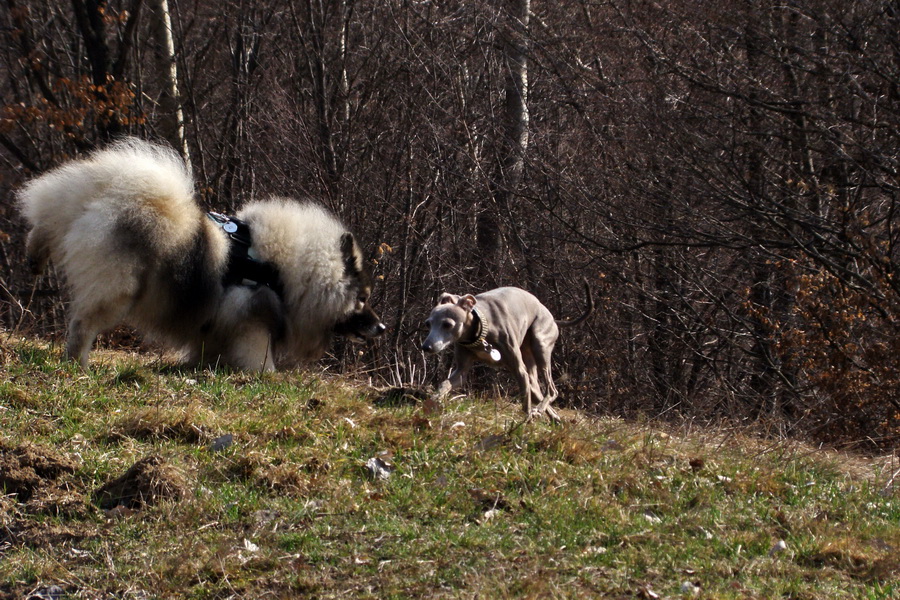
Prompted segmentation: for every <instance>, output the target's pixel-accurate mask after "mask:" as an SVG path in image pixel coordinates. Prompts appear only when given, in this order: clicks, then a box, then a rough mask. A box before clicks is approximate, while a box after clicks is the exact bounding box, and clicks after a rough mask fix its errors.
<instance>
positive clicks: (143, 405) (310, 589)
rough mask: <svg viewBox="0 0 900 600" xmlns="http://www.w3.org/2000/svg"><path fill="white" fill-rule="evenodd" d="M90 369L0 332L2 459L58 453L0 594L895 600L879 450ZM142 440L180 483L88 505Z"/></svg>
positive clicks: (295, 385)
mask: <svg viewBox="0 0 900 600" xmlns="http://www.w3.org/2000/svg"><path fill="white" fill-rule="evenodd" d="M93 365H94V366H93V369H92V371H91V372H90V373H82V372H81V371H79V370H78V369H77V368H74V367H72V366H70V365H68V364H65V363H62V362H61V361H60V357H59V353H58V351H57V349H55V348H48V347H46V346H45V345H42V344H38V343H33V342H15V343H12V342H4V343H3V345H0V456H2V454H3V452H4V450H3V449H4V448H6V449H7V450H6V452H7V454H8V453H9V452H10V449H12V448H20V447H25V446H27V445H28V444H37V445H38V448H41V449H43V450H44V451H46V452H47V453H48V454H49V455H59V456H65V457H68V458H69V459H71V460H72V461H73V462H74V463H75V464H76V465H77V466H76V468H75V470H74V472H72V473H67V474H65V475H63V476H60V477H59V478H56V479H53V478H50V477H47V478H46V481H43V482H42V485H43V484H46V486H45V488H42V489H44V491H43V492H42V493H43V494H45V496H44V497H42V499H36V498H31V499H24V498H22V497H20V496H18V495H15V494H9V493H7V495H6V496H3V497H0V598H22V597H24V596H25V594H27V593H28V592H30V591H32V590H34V589H37V588H41V587H46V586H49V585H59V586H60V587H62V588H63V589H64V590H66V592H67V593H68V594H69V596H70V597H73V598H109V597H116V598H132V597H133V598H269V597H271V598H296V597H314V598H351V597H352V598H373V599H374V598H379V599H381V598H423V597H427V598H538V597H540V598H585V597H597V598H635V597H637V598H640V597H644V598H651V597H656V596H655V595H658V597H663V598H683V597H701V598H742V599H743V598H760V599H762V598H793V599H804V598H809V599H813V598H860V599H874V598H900V584H898V583H897V580H898V579H900V498H898V490H897V485H898V484H897V482H896V481H894V480H892V479H891V477H892V475H894V474H895V472H896V470H897V469H898V464H897V461H896V458H894V459H893V460H891V459H890V458H889V457H888V458H878V459H873V458H869V459H867V458H863V457H858V456H847V455H839V454H836V453H829V452H824V451H817V450H815V449H812V448H809V447H808V446H804V445H802V444H800V443H795V442H794V443H791V442H786V441H783V440H782V441H773V440H768V441H765V440H759V439H754V438H752V437H747V436H741V435H737V434H735V433H734V432H729V431H725V430H705V431H703V430H697V429H696V428H695V429H693V430H691V431H690V432H689V433H688V432H674V431H671V430H670V431H669V432H668V433H667V432H664V431H663V430H662V429H661V428H660V427H655V426H654V425H652V424H634V423H626V422H623V421H619V420H611V419H592V418H589V417H587V416H585V415H582V414H577V413H574V412H571V411H563V416H564V424H562V425H551V424H549V423H545V422H537V423H532V424H528V425H526V426H523V427H517V426H516V425H517V424H518V423H519V414H518V405H517V403H515V402H514V401H513V402H511V401H507V400H505V399H484V398H462V399H459V400H454V401H451V402H449V403H447V404H446V405H445V407H444V410H443V413H442V414H440V415H425V414H423V412H422V409H421V408H420V407H418V406H416V405H410V404H404V403H383V402H377V401H376V400H377V398H378V396H379V393H378V391H377V390H373V389H369V388H366V387H363V386H360V385H355V384H353V383H352V382H349V381H346V380H341V379H337V378H333V377H329V378H326V377H324V376H322V375H320V374H316V373H314V372H288V373H279V374H271V375H260V376H257V375H246V374H236V373H216V372H210V371H192V370H182V369H177V368H172V367H171V366H169V365H165V364H160V362H159V361H158V360H155V359H152V358H146V357H141V356H134V355H127V354H124V353H104V354H103V355H102V356H101V357H100V358H99V359H95V361H94V363H93ZM459 423H462V424H463V425H459ZM223 434H232V435H233V436H234V443H233V444H232V445H231V446H230V447H228V448H226V449H224V450H222V451H219V452H212V451H210V445H211V444H212V442H213V440H215V439H216V438H218V437H219V436H221V435H223ZM381 452H390V453H391V454H390V455H388V456H387V460H389V462H391V463H392V464H393V466H394V468H395V470H394V471H393V472H392V473H391V475H390V476H389V477H388V478H387V479H386V480H375V479H373V478H372V477H371V476H370V475H369V474H368V472H367V470H366V468H365V464H366V461H367V460H368V459H369V458H371V457H373V456H376V455H378V454H379V453H381ZM150 455H156V456H159V457H162V459H163V461H164V462H165V465H166V466H167V468H169V469H171V471H170V473H171V474H172V477H173V478H174V480H175V481H176V482H178V481H180V482H182V484H183V485H184V488H183V490H184V493H183V495H181V496H180V497H177V498H170V499H166V500H163V501H160V502H158V503H156V504H153V505H150V506H143V507H141V508H138V509H137V510H133V511H124V512H122V511H117V510H113V511H111V512H110V511H104V510H101V509H100V508H99V506H98V505H97V503H96V501H95V499H94V497H93V493H94V492H95V491H96V490H97V489H98V488H100V486H102V485H104V484H105V483H107V482H108V481H110V480H111V479H114V478H115V477H117V476H119V475H121V474H122V473H124V472H125V471H126V470H127V469H128V468H129V467H130V466H131V465H133V464H134V463H135V462H137V461H138V460H140V459H142V458H144V457H146V456H150ZM0 476H2V473H0ZM66 494H67V495H66ZM35 496H37V493H35ZM73 497H74V500H73V499H72V498H73ZM66 498H68V500H66ZM779 540H783V541H784V542H785V543H786V549H784V550H783V551H780V552H773V551H772V550H773V547H774V546H775V544H776V543H777V542H778V541H779ZM684 582H692V583H693V584H695V585H696V586H698V587H699V590H700V591H699V594H697V595H691V593H690V592H688V591H684V590H683V589H682V584H683V583H684Z"/></svg>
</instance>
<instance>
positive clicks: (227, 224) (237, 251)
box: [206, 212, 284, 297]
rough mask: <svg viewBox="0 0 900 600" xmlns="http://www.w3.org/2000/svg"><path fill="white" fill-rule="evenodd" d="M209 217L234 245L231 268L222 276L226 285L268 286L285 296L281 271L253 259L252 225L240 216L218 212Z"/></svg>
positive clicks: (230, 262) (229, 266)
mask: <svg viewBox="0 0 900 600" xmlns="http://www.w3.org/2000/svg"><path fill="white" fill-rule="evenodd" d="M206 216H207V217H209V219H210V220H211V221H212V222H213V223H215V224H216V225H217V226H219V228H221V229H222V231H224V232H225V233H226V234H227V235H228V238H229V240H230V241H231V243H230V244H229V247H228V267H227V268H226V269H225V275H224V276H223V277H222V283H223V284H224V285H226V286H228V285H246V286H250V287H258V286H260V285H264V286H267V287H269V288H271V289H272V291H274V292H275V293H276V294H278V296H279V297H282V296H283V295H284V284H282V282H281V276H280V275H279V273H278V269H277V268H276V267H275V265H273V264H272V263H270V262H265V261H261V260H258V259H256V258H255V257H254V256H253V238H252V236H251V234H250V225H248V224H247V223H246V222H245V221H242V220H240V219H238V218H236V217H228V216H225V215H222V214H219V213H217V212H208V213H206Z"/></svg>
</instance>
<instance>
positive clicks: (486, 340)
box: [422, 281, 594, 420]
mask: <svg viewBox="0 0 900 600" xmlns="http://www.w3.org/2000/svg"><path fill="white" fill-rule="evenodd" d="M584 288H585V291H586V293H587V310H586V311H585V313H584V314H583V315H582V316H580V317H578V318H577V319H573V320H571V321H557V320H555V319H554V318H553V315H552V314H551V313H550V311H549V310H548V309H547V307H545V306H544V305H543V304H541V303H540V301H539V300H538V299H537V298H535V297H534V296H533V295H532V294H530V293H528V292H526V291H525V290H523V289H520V288H516V287H501V288H497V289H495V290H490V291H488V292H484V293H482V294H478V295H477V296H473V295H471V294H466V295H465V296H456V295H454V294H447V293H445V294H443V295H442V296H441V298H440V300H439V301H438V304H437V306H435V307H434V308H433V309H432V310H431V314H430V315H429V316H428V319H427V320H426V321H425V324H426V325H427V326H428V328H429V332H428V337H426V338H425V341H424V342H422V350H424V351H426V352H431V353H434V354H437V353H438V352H442V351H443V350H446V349H447V348H449V347H450V346H451V345H452V346H453V347H454V350H455V357H454V358H455V366H454V369H453V371H452V372H451V373H450V376H449V377H448V378H447V380H445V381H444V382H442V383H441V384H440V386H438V389H437V392H436V394H435V395H436V396H437V397H438V398H442V397H444V396H446V395H447V394H448V393H449V392H450V390H452V389H454V388H458V387H459V386H461V385H462V384H463V383H465V380H466V375H468V373H469V370H470V369H471V368H472V366H473V365H474V364H475V361H481V362H484V363H487V364H488V365H491V366H496V367H501V366H502V367H505V368H506V369H507V370H508V371H510V372H511V373H512V374H513V375H515V376H516V378H517V379H518V381H519V391H520V393H521V394H522V409H523V410H524V411H525V414H526V418H529V419H530V418H531V417H533V416H538V415H541V414H544V413H545V412H546V413H547V414H548V415H549V416H550V417H551V418H553V419H555V420H558V419H559V415H557V414H556V411H555V410H553V409H552V408H551V407H550V403H551V402H553V401H554V400H556V397H557V396H558V392H557V390H556V385H554V383H553V376H552V374H551V371H550V358H551V354H552V353H553V346H554V345H555V344H556V339H557V338H558V337H559V327H558V326H564V327H565V326H570V325H577V324H578V323H581V322H582V321H584V320H585V319H587V317H588V315H590V314H591V311H592V310H593V309H594V301H593V299H592V298H591V290H590V287H589V286H588V284H587V282H586V281H585V283H584ZM538 371H540V372H541V373H542V374H543V377H544V382H545V383H546V388H547V389H546V394H544V393H542V392H541V386H540V383H539V381H538ZM532 407H534V408H533V411H532Z"/></svg>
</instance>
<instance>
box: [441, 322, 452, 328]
mask: <svg viewBox="0 0 900 600" xmlns="http://www.w3.org/2000/svg"><path fill="white" fill-rule="evenodd" d="M451 327H453V323H451V322H450V321H444V322H443V323H441V328H442V329H450V328H451Z"/></svg>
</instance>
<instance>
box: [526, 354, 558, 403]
mask: <svg viewBox="0 0 900 600" xmlns="http://www.w3.org/2000/svg"><path fill="white" fill-rule="evenodd" d="M555 344H556V340H555V339H552V340H544V342H543V343H541V342H540V341H539V340H538V339H537V338H535V339H534V343H533V344H532V350H533V352H534V359H535V362H536V363H537V367H538V369H539V370H540V372H541V374H542V375H543V377H544V383H546V386H547V394H546V395H545V396H544V398H543V400H542V401H541V403H540V405H539V406H538V408H537V411H538V412H540V413H543V412H547V414H548V415H549V416H550V418H551V419H553V420H555V421H558V420H559V415H558V414H557V413H556V411H555V410H553V409H551V408H550V404H551V403H552V402H553V401H554V400H556V399H557V398H558V397H559V391H558V390H557V389H556V384H555V383H554V382H553V372H552V363H551V357H552V355H553V347H554V346H555ZM551 413H552V414H551Z"/></svg>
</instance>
